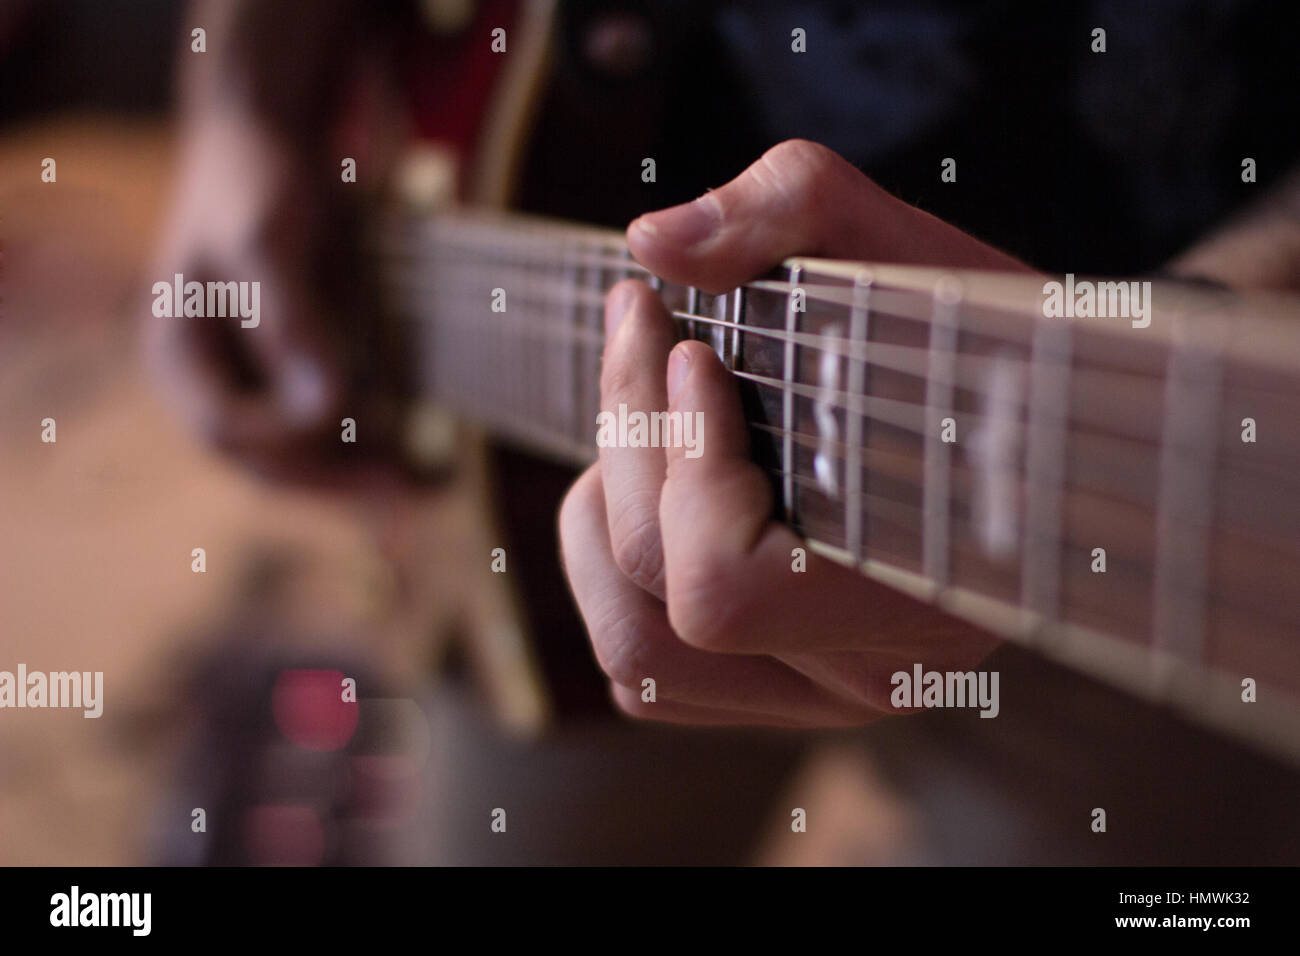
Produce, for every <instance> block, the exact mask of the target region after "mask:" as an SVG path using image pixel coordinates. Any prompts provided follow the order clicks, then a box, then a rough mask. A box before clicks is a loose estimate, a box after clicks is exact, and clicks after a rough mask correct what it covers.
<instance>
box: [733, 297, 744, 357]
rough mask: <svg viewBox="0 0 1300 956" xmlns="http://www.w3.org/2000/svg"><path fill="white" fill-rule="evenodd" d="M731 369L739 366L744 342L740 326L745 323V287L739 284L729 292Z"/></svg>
mask: <svg viewBox="0 0 1300 956" xmlns="http://www.w3.org/2000/svg"><path fill="white" fill-rule="evenodd" d="M731 303H732V304H731V319H732V326H731V370H732V371H733V372H734V371H736V370H738V369H739V368H740V362H741V358H742V357H743V356H744V352H743V351H742V349H743V348H744V343H743V342H741V339H740V329H741V326H742V325H744V324H745V287H744V286H743V285H742V286H739V287H737V288H736V290H735V291H734V292H733V293H732V294H731Z"/></svg>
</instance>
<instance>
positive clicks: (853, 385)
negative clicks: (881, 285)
mask: <svg viewBox="0 0 1300 956" xmlns="http://www.w3.org/2000/svg"><path fill="white" fill-rule="evenodd" d="M871 282H872V275H871V273H870V272H869V271H867V270H863V271H862V272H860V273H858V275H857V276H855V277H854V279H853V304H852V306H851V309H850V312H849V355H848V356H847V361H848V366H849V369H848V383H847V391H848V393H849V394H850V395H862V396H864V397H865V396H866V371H867V365H866V360H865V355H864V356H861V357H859V356H855V355H854V353H853V350H854V346H857V345H861V347H862V348H863V349H864V351H865V349H866V346H867V341H868V338H869V336H870V334H871V330H870V327H869V324H868V323H869V316H870V311H869V306H870V298H871ZM844 417H845V436H844V440H845V444H846V445H847V446H848V457H847V459H846V461H845V475H844V547H845V550H847V551H848V552H849V554H851V555H853V563H854V564H855V565H860V564H861V563H862V559H863V548H862V440H863V416H862V414H861V413H860V412H854V411H852V410H848V409H846V410H845V413H844Z"/></svg>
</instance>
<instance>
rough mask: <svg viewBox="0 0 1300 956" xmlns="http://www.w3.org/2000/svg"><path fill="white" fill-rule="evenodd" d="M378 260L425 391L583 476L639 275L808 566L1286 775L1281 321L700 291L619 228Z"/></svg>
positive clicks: (968, 292) (421, 228)
mask: <svg viewBox="0 0 1300 956" xmlns="http://www.w3.org/2000/svg"><path fill="white" fill-rule="evenodd" d="M380 251H381V263H382V277H383V279H384V283H383V285H384V288H386V289H387V290H388V294H389V299H390V301H389V303H388V304H389V307H390V308H391V310H392V311H393V312H394V313H395V314H396V315H398V316H399V317H402V318H405V319H408V320H410V321H411V322H413V323H414V325H415V327H416V333H415V335H416V340H417V341H418V343H419V345H418V347H419V349H420V360H421V361H420V368H421V374H422V384H423V390H424V393H425V395H426V396H427V397H428V398H429V399H431V400H434V401H437V402H439V403H442V404H445V405H448V406H450V407H451V408H453V409H454V410H456V411H457V412H459V413H461V414H463V415H465V416H466V417H469V418H471V419H474V420H477V421H479V422H481V423H483V424H484V425H486V426H488V427H489V428H491V429H493V430H495V431H496V432H498V433H499V434H501V435H503V436H505V437H509V438H512V439H514V440H516V441H518V442H521V443H523V444H525V445H527V446H529V447H531V448H534V449H536V450H539V451H542V452H546V453H549V454H552V455H555V456H559V457H562V458H564V459H567V460H570V461H572V462H574V463H586V462H589V461H591V460H594V458H595V455H596V434H597V427H596V422H597V413H598V412H599V410H600V401H599V398H600V396H599V373H600V356H601V352H602V349H603V345H604V333H603V319H602V312H603V299H604V294H605V292H606V291H607V290H608V289H609V288H610V287H611V286H612V285H613V284H614V283H616V282H617V281H619V280H621V279H624V278H629V277H631V278H640V279H644V280H645V281H647V282H649V283H650V284H651V285H652V286H654V287H655V288H657V289H658V290H659V291H660V294H661V297H662V298H663V300H664V303H665V305H666V306H667V307H668V309H669V310H670V312H671V313H672V315H673V317H674V318H675V320H676V321H677V323H678V325H679V329H680V332H681V335H682V336H683V337H689V338H695V339H700V340H703V341H706V342H708V343H710V344H711V345H712V346H713V348H714V349H715V351H716V352H717V354H718V356H719V358H720V359H721V360H722V362H723V363H724V364H725V365H726V366H727V367H728V368H729V369H730V370H731V371H732V372H733V374H734V375H735V376H736V379H737V381H738V384H739V385H740V388H741V393H742V397H743V400H744V404H745V410H746V417H747V420H748V422H749V426H750V437H751V448H752V450H753V457H754V460H755V461H756V462H757V463H758V464H759V465H760V466H761V467H763V468H765V469H766V470H767V471H768V473H769V474H770V475H771V477H772V480H773V484H774V488H775V490H776V493H777V499H778V502H779V507H780V511H781V517H783V518H784V520H785V521H786V522H787V523H788V524H790V525H791V527H793V528H794V529H795V530H796V531H797V532H799V533H800V534H801V535H803V536H804V537H805V538H807V539H808V541H809V542H810V544H811V545H812V546H813V547H815V548H817V549H818V550H820V551H822V552H823V553H825V554H827V555H829V556H831V557H833V558H835V559H836V560H839V561H841V562H843V563H845V564H849V565H852V566H854V567H856V568H858V569H860V570H861V571H862V572H863V573H865V574H867V575H868V576H871V577H873V578H876V579H878V580H881V581H884V582H886V583H888V584H890V585H891V586H894V587H896V588H899V589H901V590H904V591H907V592H908V593H910V594H912V595H914V596H916V597H919V598H921V599H923V600H927V601H931V602H934V603H935V604H937V605H939V606H940V607H942V608H943V609H945V610H946V611H948V612H949V613H952V614H953V615H955V616H958V617H961V618H963V619H966V620H968V621H970V622H972V623H975V624H977V625H979V626H981V627H983V628H985V629H987V630H990V631H993V632H995V633H997V634H999V635H1001V636H1003V637H1005V638H1008V639H1011V640H1015V641H1019V642H1021V643H1024V644H1027V645H1029V646H1031V647H1034V648H1036V649H1037V650H1039V651H1041V652H1042V653H1044V654H1047V655H1049V656H1052V657H1055V658H1057V659H1059V660H1061V661H1063V662H1065V663H1067V664H1069V665H1071V666H1073V667H1074V668H1076V669H1078V670H1081V671H1083V672H1086V673H1088V674H1090V675H1092V676H1096V677H1099V678H1102V679H1105V680H1107V681H1109V682H1112V683H1116V684H1119V685H1120V686H1122V687H1124V688H1126V689H1128V690H1130V691H1132V692H1135V693H1139V694H1141V695H1143V696H1146V697H1149V698H1153V699H1157V700H1161V701H1165V702H1168V703H1170V704H1172V705H1174V706H1177V707H1179V708H1180V709H1183V710H1186V711H1187V712H1188V713H1189V714H1192V715H1194V716H1197V717H1200V718H1202V719H1207V720H1209V721H1211V722H1212V723H1214V724H1215V725H1216V726H1218V727H1220V728H1222V729H1224V730H1227V731H1230V732H1234V733H1236V734H1238V735H1240V736H1241V737H1243V738H1244V739H1247V740H1250V741H1252V742H1254V743H1256V744H1260V745H1263V746H1265V747H1267V748H1269V749H1271V750H1273V751H1274V752H1276V753H1279V754H1282V755H1285V756H1286V757H1287V758H1288V759H1293V760H1295V759H1300V667H1297V644H1296V636H1297V635H1298V634H1300V614H1297V611H1296V609H1295V602H1294V600H1293V599H1292V596H1291V590H1292V588H1293V586H1294V582H1296V581H1297V580H1300V506H1298V505H1297V502H1298V501H1300V441H1297V437H1296V433H1295V429H1294V424H1293V423H1294V422H1296V421H1297V420H1300V371H1298V370H1300V324H1298V323H1297V322H1296V316H1297V314H1300V313H1298V310H1297V308H1296V306H1295V305H1294V304H1293V303H1292V302H1290V301H1289V300H1285V299H1280V298H1254V297H1252V298H1249V299H1248V298H1245V297H1239V296H1230V295H1225V294H1210V293H1206V292H1198V291H1192V290H1189V289H1188V288H1185V287H1183V286H1180V285H1177V284H1161V283H1156V284H1151V285H1147V286H1143V285H1142V284H1140V283H1127V282H1125V283H1108V284H1106V285H1099V284H1097V283H1092V284H1090V283H1087V282H1085V281H1084V280H1079V281H1078V282H1077V283H1076V282H1075V281H1074V280H1073V277H1071V278H1070V279H1068V280H1066V281H1065V282H1063V283H1062V290H1061V297H1060V299H1058V300H1057V303H1056V304H1057V305H1061V304H1063V303H1068V305H1067V306H1066V307H1065V309H1064V311H1066V312H1067V313H1068V314H1066V315H1061V316H1056V315H1054V314H1053V313H1052V304H1051V303H1049V301H1048V300H1049V295H1048V294H1047V293H1046V292H1045V287H1044V282H1045V279H1044V277H1041V276H1037V277H1036V276H1012V275H1001V274H992V273H974V272H955V271H950V270H939V269H929V268H917V267H901V266H893V265H885V264H868V263H849V262H838V261H830V260H819V259H792V260H789V261H787V262H786V263H784V264H783V266H782V267H781V268H780V269H778V270H776V271H775V272H774V273H773V274H771V275H769V276H767V277H765V278H763V279H760V280H757V281H754V282H750V283H748V284H746V285H745V286H743V287H741V288H738V289H735V290H732V291H729V292H727V293H726V294H723V295H709V294H706V293H704V292H701V291H700V290H698V289H694V288H688V287H682V286H677V285H673V284H671V283H665V282H661V281H660V280H659V279H658V278H657V277H655V276H652V275H650V274H649V273H647V271H646V270H645V269H644V268H643V267H641V266H640V265H638V264H637V263H636V262H634V261H632V260H631V259H630V257H629V256H628V253H627V248H626V246H625V245H624V242H623V237H622V234H621V233H616V232H609V231H604V230H597V229H589V228H584V227H577V226H570V225H566V224H560V223H554V222H550V221H546V220H537V219H532V218H528V217H517V216H508V215H499V214H492V215H488V214H467V213H461V214H454V215H440V216H438V217H435V218H432V219H418V220H415V219H408V220H403V221H401V222H400V223H398V224H396V225H393V226H391V227H390V228H389V229H388V230H387V231H386V232H385V234H384V239H383V241H382V243H381V250H380ZM1087 290H1091V293H1092V294H1091V302H1090V303H1089V302H1088V301H1087V299H1088V298H1089V292H1088V291H1087ZM1045 303H1046V305H1045ZM1103 308H1104V310H1105V311H1106V312H1107V313H1108V315H1109V317H1097V313H1098V312H1099V311H1102V310H1103ZM1116 311H1124V312H1125V313H1126V314H1124V315H1114V312H1116ZM1049 314H1053V317H1050V318H1049V317H1047V316H1048V315H1049ZM646 411H650V410H646ZM1247 678H1249V679H1250V680H1252V681H1254V682H1255V685H1256V691H1255V702H1254V703H1248V702H1245V701H1243V681H1244V680H1246V679H1247Z"/></svg>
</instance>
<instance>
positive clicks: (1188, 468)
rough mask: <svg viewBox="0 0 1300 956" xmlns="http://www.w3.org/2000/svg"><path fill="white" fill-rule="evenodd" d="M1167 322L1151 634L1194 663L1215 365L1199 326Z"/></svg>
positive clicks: (1213, 450) (1208, 518)
mask: <svg viewBox="0 0 1300 956" xmlns="http://www.w3.org/2000/svg"><path fill="white" fill-rule="evenodd" d="M1173 320H1174V322H1175V323H1176V325H1177V328H1176V329H1175V331H1176V333H1183V334H1176V337H1175V340H1174V345H1173V348H1172V350H1171V352H1170V354H1169V359H1168V364H1167V367H1166V372H1165V407H1164V426H1163V429H1162V435H1161V443H1160V466H1159V469H1160V485H1159V487H1160V492H1159V495H1158V498H1157V507H1156V561H1155V582H1154V583H1155V594H1154V597H1155V613H1154V621H1153V625H1152V633H1153V637H1154V641H1153V643H1154V645H1155V647H1156V649H1157V650H1160V651H1163V652H1166V653H1167V654H1168V655H1170V656H1171V658H1172V659H1173V660H1179V661H1183V662H1185V663H1188V664H1193V665H1199V664H1200V663H1201V661H1202V660H1203V657H1204V648H1205V610H1206V580H1207V576H1208V570H1209V546H1210V541H1209V534H1210V529H1211V527H1212V525H1213V517H1214V516H1213V510H1214V497H1213V496H1214V472H1215V467H1216V458H1217V455H1218V437H1217V436H1218V421H1217V419H1218V412H1219V408H1220V406H1221V402H1222V392H1221V388H1222V367H1221V359H1220V356H1219V353H1218V350H1217V349H1216V348H1213V347H1210V346H1209V345H1208V343H1207V341H1206V340H1205V338H1204V337H1202V336H1199V335H1196V336H1195V337H1193V333H1195V332H1196V331H1198V330H1196V329H1193V328H1191V327H1189V326H1188V325H1187V320H1186V318H1185V317H1184V316H1182V315H1175V316H1174V317H1173ZM1202 321H1206V320H1204V319H1203V320H1202ZM1168 660H1169V659H1168V658H1166V659H1165V662H1167V661H1168ZM1158 676H1161V677H1165V676H1167V675H1158Z"/></svg>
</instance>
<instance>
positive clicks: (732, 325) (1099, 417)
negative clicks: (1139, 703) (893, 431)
mask: <svg viewBox="0 0 1300 956" xmlns="http://www.w3.org/2000/svg"><path fill="white" fill-rule="evenodd" d="M449 292H451V290H443V293H444V297H445V298H455V295H454V293H452V294H450V295H448V294H447V293H449ZM562 304H564V305H569V304H570V303H569V302H564V303H562ZM593 304H594V303H593ZM438 308H439V311H440V312H441V313H442V316H441V317H443V318H451V317H452V316H457V315H460V316H465V315H467V314H468V313H467V312H465V311H463V310H460V309H457V308H455V307H454V304H453V305H451V306H449V305H447V304H446V303H445V302H440V303H439V306H438ZM672 315H673V317H674V318H676V319H677V320H679V321H694V322H697V323H701V324H706V325H712V326H714V327H717V328H720V329H726V330H735V331H738V332H740V333H743V334H746V335H749V334H758V335H763V336H766V337H769V338H773V339H776V340H778V341H780V340H783V339H784V338H785V334H784V333H783V332H781V331H780V330H775V329H762V328H759V327H755V326H751V325H746V324H744V323H736V322H734V321H729V320H722V319H718V318H716V317H713V316H706V315H700V314H696V313H688V312H681V311H674V312H673V313H672ZM399 316H400V318H402V319H404V320H407V321H410V322H414V323H417V324H424V323H426V322H429V321H430V319H429V316H428V314H427V312H423V311H421V312H415V311H409V312H408V311H402V312H400V313H399ZM494 318H495V316H494ZM499 318H500V321H498V322H496V323H494V324H495V325H496V326H497V327H505V328H508V329H510V330H511V331H516V332H520V333H522V334H525V335H530V336H541V335H549V336H551V337H554V338H558V339H560V340H561V342H562V344H575V343H581V344H587V345H591V346H593V347H602V348H603V345H604V333H603V331H601V330H599V329H598V328H592V327H575V326H574V325H572V324H571V323H569V322H565V321H562V320H556V319H551V318H549V317H548V316H546V315H539V314H531V315H528V316H527V317H526V318H524V317H520V316H519V315H518V313H515V314H513V315H508V316H507V315H501V316H499ZM451 321H453V322H458V323H464V324H470V325H472V324H474V323H475V321H476V320H474V319H470V318H462V319H459V320H458V319H455V318H451ZM817 338H818V337H816V336H808V334H807V333H803V334H802V336H801V337H800V338H796V339H795V341H796V344H800V345H802V346H805V347H809V348H816V347H817V346H818V345H819V343H818V342H817ZM859 344H860V343H859ZM866 348H867V351H866V352H865V355H863V354H862V353H860V352H858V351H857V350H855V351H854V353H853V354H849V353H848V352H847V351H841V352H840V353H839V354H841V355H845V354H848V355H849V357H850V358H851V359H852V360H855V361H862V362H864V364H865V365H866V366H867V367H868V368H872V369H885V370H888V371H894V372H900V373H902V374H907V375H913V376H915V377H917V378H923V377H925V374H926V373H925V372H923V371H921V370H920V369H919V365H920V361H919V360H921V359H922V358H923V356H924V353H925V352H926V349H925V348H923V347H920V346H906V345H894V344H892V343H875V342H872V343H867V345H866ZM995 361H998V359H997V358H995V357H991V356H976V355H969V354H962V355H960V356H958V359H957V365H958V372H957V374H955V375H954V376H953V379H954V380H955V381H953V382H952V384H954V385H955V386H956V387H959V388H961V389H963V390H964V391H967V392H970V393H972V394H974V395H975V396H977V397H984V396H987V395H988V394H989V389H988V388H987V387H985V386H984V385H983V384H982V378H983V377H982V376H981V375H980V372H979V369H981V368H990V367H991V365H992V363H993V362H995ZM1001 361H1003V362H1004V363H1006V366H1007V367H1010V368H1012V369H1014V370H1016V371H1017V372H1019V373H1021V374H1025V373H1027V372H1028V370H1030V369H1032V368H1033V366H1034V364H1035V362H1040V363H1046V364H1048V365H1050V364H1051V363H1050V360H1044V359H1041V358H1040V359H1035V358H1032V357H1031V358H1028V359H1023V360H1021V359H1015V358H1011V357H1006V358H1003V359H1002V360H1001ZM1062 370H1064V366H1062ZM733 372H734V374H736V375H737V376H739V377H742V378H748V379H749V380H751V381H754V382H756V383H758V384H761V385H764V386H766V387H771V388H774V389H778V390H785V389H786V388H788V387H791V386H793V387H794V391H796V392H798V393H800V394H802V395H804V396H806V397H809V398H814V399H815V398H817V397H818V395H816V394H813V393H814V392H817V391H818V387H817V386H816V385H814V384H811V383H807V382H803V381H797V382H792V383H789V385H787V383H786V382H785V381H784V380H779V379H776V378H775V377H772V376H758V375H756V374H755V373H751V372H747V371H744V370H743V369H737V370H733ZM1071 374H1072V377H1073V379H1074V381H1075V382H1076V383H1077V384H1076V386H1075V388H1076V392H1078V393H1079V394H1077V395H1076V400H1075V402H1074V403H1073V407H1072V409H1071V420H1072V421H1074V422H1077V423H1079V424H1082V425H1090V426H1094V427H1097V428H1107V429H1110V430H1112V431H1115V432H1116V437H1120V438H1128V439H1131V440H1135V441H1150V440H1158V438H1159V427H1160V426H1159V421H1158V420H1156V419H1155V418H1152V419H1151V420H1150V421H1149V422H1148V423H1147V426H1146V428H1145V429H1144V430H1130V431H1125V430H1123V429H1122V428H1119V429H1117V426H1118V425H1119V422H1118V420H1117V418H1116V416H1115V415H1112V414H1105V413H1104V408H1103V406H1104V403H1105V402H1106V401H1108V400H1109V401H1113V400H1114V392H1115V389H1117V388H1119V387H1121V386H1122V387H1124V388H1125V389H1127V395H1126V396H1125V404H1126V405H1127V407H1129V408H1130V409H1131V408H1134V407H1138V408H1142V407H1145V408H1148V409H1158V407H1159V405H1160V402H1161V401H1162V399H1163V391H1162V389H1163V383H1162V382H1161V381H1160V379H1158V378H1156V377H1155V376H1144V375H1139V374H1135V373H1130V372H1114V371H1112V370H1108V369H1103V368H1097V367H1093V366H1087V367H1084V368H1078V367H1075V368H1072V369H1071ZM1235 391H1236V389H1235V388H1234V387H1233V386H1231V385H1229V386H1228V388H1226V389H1225V393H1227V394H1226V397H1232V393H1233V392H1235ZM1256 391H1258V390H1256ZM1143 393H1144V394H1143ZM820 397H822V398H823V399H824V398H826V397H827V396H826V395H821V396H820ZM833 397H834V401H833V402H831V403H830V407H832V408H834V409H836V410H838V411H843V412H845V413H848V414H863V415H865V417H867V418H868V419H871V418H877V419H879V420H881V421H886V416H883V415H881V416H873V415H872V414H871V413H870V412H868V411H867V410H866V409H864V408H863V407H862V404H863V401H866V402H876V403H882V402H893V403H894V404H893V405H887V406H882V407H890V408H893V409H894V410H895V412H896V414H895V415H893V416H892V418H890V419H889V420H888V421H889V423H891V424H895V425H896V426H897V427H902V428H906V429H908V430H912V431H915V432H917V433H920V432H921V429H920V428H918V427H916V425H915V424H914V422H913V421H909V420H905V419H906V418H907V417H908V416H909V415H910V418H911V419H916V418H918V417H923V414H924V409H925V406H924V405H923V404H918V403H913V402H905V401H901V400H893V399H883V398H880V397H878V396H853V395H851V394H849V393H848V392H844V391H842V390H839V391H836V392H834V393H833ZM1015 407H1016V408H1017V409H1018V410H1022V411H1023V410H1027V409H1028V407H1029V401H1028V396H1027V394H1025V393H1022V395H1021V397H1020V398H1019V399H1018V401H1017V403H1016V406H1015ZM907 408H910V409H914V410H915V411H914V412H911V413H909V412H907V411H906V410H905V409H907ZM953 414H954V418H956V419H957V420H958V421H959V422H961V421H966V422H975V423H980V422H981V421H982V419H983V417H984V416H983V415H982V414H981V413H980V412H978V411H974V410H961V411H957V412H954V413H953ZM1142 420H1143V419H1141V418H1140V417H1137V416H1130V418H1129V420H1128V425H1129V426H1130V428H1132V426H1134V425H1136V424H1138V423H1140V422H1141V421H1142ZM1273 450H1278V451H1280V452H1282V453H1283V454H1282V458H1281V460H1283V461H1289V460H1293V459H1292V458H1291V457H1288V456H1287V455H1286V454H1285V451H1286V450H1285V449H1270V450H1269V451H1266V452H1265V455H1268V454H1270V453H1271V451H1273Z"/></svg>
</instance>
